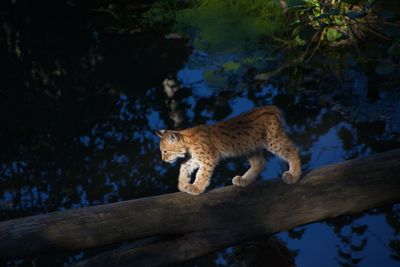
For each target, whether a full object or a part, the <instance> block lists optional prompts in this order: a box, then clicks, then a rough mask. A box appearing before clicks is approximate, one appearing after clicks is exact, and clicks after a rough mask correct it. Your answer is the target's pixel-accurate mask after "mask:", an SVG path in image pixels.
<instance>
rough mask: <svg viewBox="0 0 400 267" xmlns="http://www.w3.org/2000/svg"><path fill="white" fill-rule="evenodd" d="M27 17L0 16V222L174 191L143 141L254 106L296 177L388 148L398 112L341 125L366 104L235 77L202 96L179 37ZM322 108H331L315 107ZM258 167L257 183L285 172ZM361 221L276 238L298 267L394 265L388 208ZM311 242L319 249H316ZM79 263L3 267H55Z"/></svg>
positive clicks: (199, 68)
mask: <svg viewBox="0 0 400 267" xmlns="http://www.w3.org/2000/svg"><path fill="white" fill-rule="evenodd" d="M57 7H58V6H57ZM47 8H48V9H51V8H52V7H51V6H50V7H47ZM30 10H31V11H30V12H29V14H27V15H26V16H25V17H24V18H23V19H22V18H21V17H16V16H15V15H16V14H18V12H17V10H13V9H10V10H9V13H3V16H2V17H1V21H0V23H1V25H2V28H1V30H0V37H1V38H0V55H1V58H2V60H1V61H0V71H1V73H2V78H1V80H2V89H0V94H1V96H2V97H1V100H0V101H1V102H2V103H1V105H0V111H1V112H0V121H1V122H2V128H1V129H0V145H1V148H2V149H1V152H0V220H7V219H10V218H16V217H21V216H28V215H32V214H39V213H43V212H49V211H54V210H62V209H71V208H78V207H83V206H89V205H98V204H103V203H110V202H115V201H121V200H126V199H134V198H140V197H145V196H151V195H158V194H165V193H169V192H175V191H177V189H176V184H177V179H176V177H177V174H178V168H177V167H178V166H164V165H163V164H162V163H161V160H160V159H159V151H158V143H157V142H158V138H156V137H155V136H154V135H153V133H152V132H151V131H152V130H153V129H159V128H168V129H172V128H176V127H178V128H186V127H191V126H194V125H198V124H203V123H211V122H214V121H219V120H221V119H225V118H229V117H232V116H235V115H237V114H239V113H241V112H243V111H247V110H248V109H250V108H251V107H255V106H261V105H267V104H275V105H278V106H279V107H280V108H281V109H282V110H283V112H284V114H285V119H286V125H287V129H288V132H289V134H290V135H291V136H292V138H293V140H294V141H295V142H296V144H298V146H299V148H300V150H301V157H302V162H303V164H304V169H305V171H307V170H309V169H312V168H315V167H317V166H320V165H325V164H329V163H333V162H339V161H343V160H346V159H349V158H354V157H357V156H360V155H368V154H371V153H375V152H378V151H384V150H388V149H392V148H395V147H399V141H400V140H399V139H398V138H397V137H396V135H395V133H398V125H397V119H396V118H398V117H399V116H400V115H399V114H400V113H399V110H398V109H395V112H394V113H393V114H394V116H390V118H389V117H388V119H387V120H386V119H383V120H382V119H380V120H378V119H377V118H375V119H374V120H373V122H371V121H369V120H366V119H365V118H364V119H362V117H361V116H360V118H361V119H359V120H352V119H350V118H349V116H350V115H351V114H353V113H352V112H353V108H352V107H353V105H356V107H357V109H356V110H357V111H360V110H361V111H363V112H365V110H367V109H370V107H366V106H365V105H367V104H365V103H364V102H363V101H360V102H359V103H358V104H357V103H354V101H350V100H349V99H346V98H345V99H346V100H349V101H350V102H346V101H337V99H338V96H337V95H336V94H338V93H337V92H335V95H333V94H330V93H326V94H322V95H318V94H314V93H312V94H307V93H304V92H299V93H296V94H294V93H291V92H286V91H285V90H284V89H281V88H278V87H276V86H273V85H271V84H266V85H260V84H257V83H253V82H251V81H250V82H249V81H245V80H244V81H242V83H243V84H246V87H247V88H248V90H227V89H226V88H223V90H221V89H218V88H213V87H210V86H209V83H207V81H206V79H205V77H204V76H205V72H206V71H207V70H209V69H210V68H212V64H213V63H212V62H211V61H208V60H207V55H206V54H204V53H201V52H199V51H194V52H193V53H191V49H190V48H188V46H187V44H186V43H185V42H184V41H182V40H167V39H165V38H164V37H163V35H162V34H160V33H158V32H145V33H135V34H111V33H102V32H98V31H96V30H94V29H93V28H92V27H91V25H90V23H89V22H88V21H86V16H85V14H76V9H73V8H70V7H65V8H64V9H62V11H60V12H61V13H60V14H57V15H56V14H53V17H51V21H53V23H52V24H48V23H46V22H47V21H48V19H49V18H47V17H46V19H44V17H43V14H42V12H40V11H39V10H36V9H34V6H32V9H30ZM66 17H68V19H66ZM11 18H14V19H11ZM199 61H201V62H202V64H198V62H199ZM165 78H168V79H176V80H177V81H178V82H179V90H177V91H176V92H175V93H174V94H173V96H172V97H168V96H167V95H166V94H165V92H164V88H163V86H162V82H163V81H164V79H165ZM356 78H357V77H355V79H353V80H352V81H353V86H354V88H355V89H357V90H358V91H357V92H361V93H360V94H359V95H361V94H362V92H366V91H367V90H368V89H367V88H366V86H367V83H365V82H364V83H356V82H354V81H355V80H356ZM310 90H312V88H310ZM313 92H315V91H313ZM387 94H392V93H387ZM357 99H359V98H357ZM380 99H381V101H384V100H385V99H391V101H392V98H390V97H386V96H385V97H383V98H380ZM172 100H173V101H172ZM322 100H323V101H322ZM332 101H337V103H336V105H328V104H327V103H332ZM390 103H392V105H395V104H396V103H398V102H396V101H395V100H393V101H392V102H390ZM364 104H365V105H364ZM338 105H340V106H341V107H342V108H341V109H340V112H337V110H338ZM372 105H375V104H372ZM378 106H379V105H378ZM361 111H360V112H361ZM171 114H172V115H171ZM174 114H175V115H174ZM176 114H179V115H176ZM354 114H358V113H354ZM176 116H179V120H176V119H174V118H176ZM357 116H358V115H357ZM393 118H394V119H393ZM178 121H179V123H177V122H178ZM396 138H397V139H396ZM268 158H269V162H268V165H267V168H266V170H265V171H264V172H263V173H262V179H270V178H274V177H277V176H279V175H280V174H281V173H282V170H283V169H284V168H285V166H283V165H282V164H283V163H282V162H281V161H280V160H278V159H277V158H274V157H272V156H271V155H268ZM246 168H247V165H246V163H243V161H242V160H240V159H236V160H232V161H229V162H225V163H223V164H221V165H220V166H219V167H218V169H217V170H216V173H215V175H214V178H213V180H212V184H211V186H210V189H211V188H215V187H220V186H226V185H230V184H231V178H232V177H233V176H234V175H236V174H237V172H238V171H240V172H243V171H245V170H246ZM367 214H370V215H360V216H346V217H341V218H339V219H335V220H331V221H329V222H327V223H319V224H313V225H309V226H306V227H304V228H300V230H299V229H296V230H293V231H291V232H289V233H282V234H280V235H279V237H280V238H281V239H282V240H284V241H285V242H286V243H287V244H288V247H289V249H291V250H297V251H298V257H297V262H298V266H321V264H322V263H323V265H324V266H337V265H338V264H340V265H341V266H356V265H360V266H374V263H375V262H376V261H379V262H385V263H386V265H385V266H394V265H395V264H396V263H395V261H396V260H397V261H398V260H399V257H400V248H399V247H400V246H399V242H398V239H399V235H400V223H399V221H400V218H399V215H398V214H399V205H394V206H392V207H387V208H384V209H376V210H372V211H369V212H368V213H367ZM321 242H323V243H324V244H327V246H320V245H316V244H319V243H321ZM316 247H317V248H318V250H316ZM376 251H379V253H377V252H376ZM88 253H89V254H90V252H88ZM88 253H84V252H77V253H75V254H68V255H56V256H38V257H34V258H31V259H26V260H20V261H15V262H9V263H8V265H9V266H11V265H16V266H34V265H36V266H62V265H64V263H66V262H72V261H76V260H79V259H81V258H82V257H84V256H87V255H88ZM233 254H234V252H233V249H232V248H230V249H227V250H224V251H222V252H218V253H216V254H213V255H209V256H206V257H203V258H202V259H198V260H194V261H191V262H190V263H187V264H190V265H191V266H196V265H197V266H213V265H215V266H233V265H234V264H236V263H235V262H236V261H235V258H234V255H233ZM315 255H320V256H321V258H316V257H315ZM237 266H239V265H237ZM246 266H251V265H246Z"/></svg>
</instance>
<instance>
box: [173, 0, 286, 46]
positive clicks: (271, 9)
mask: <svg viewBox="0 0 400 267" xmlns="http://www.w3.org/2000/svg"><path fill="white" fill-rule="evenodd" d="M176 19H177V29H179V30H183V31H185V32H188V33H191V32H192V33H195V34H194V40H193V42H194V45H195V47H197V48H199V49H207V50H208V51H210V52H219V51H224V52H237V51H239V50H240V49H243V48H245V47H246V45H248V44H252V43H254V42H258V41H259V40H260V39H261V38H265V37H267V36H271V35H273V34H275V33H276V32H278V31H280V30H282V28H283V27H284V17H283V13H282V8H281V7H280V6H279V1H278V0H252V1H247V0H236V1H218V0H199V1H196V4H195V5H194V6H193V7H191V8H187V9H185V10H182V11H180V12H178V14H177V18H176Z"/></svg>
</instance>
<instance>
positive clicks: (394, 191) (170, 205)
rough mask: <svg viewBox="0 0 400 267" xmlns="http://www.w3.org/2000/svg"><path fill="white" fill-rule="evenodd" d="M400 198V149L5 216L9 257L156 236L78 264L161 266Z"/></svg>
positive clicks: (0, 246)
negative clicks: (276, 175)
mask: <svg viewBox="0 0 400 267" xmlns="http://www.w3.org/2000/svg"><path fill="white" fill-rule="evenodd" d="M399 201H400V149H396V150H393V151H389V152H385V153H380V154H376V155H372V156H369V157H366V158H359V159H354V160H349V161H345V162H342V163H337V164H332V165H329V166H325V167H321V168H318V169H315V170H313V171H311V172H309V173H308V174H306V175H305V176H304V177H303V178H302V179H301V180H300V182H299V183H297V184H295V185H287V184H284V183H283V182H282V181H281V180H280V179H275V180H272V181H261V182H257V183H254V184H252V185H250V186H248V187H247V188H239V187H236V186H227V187H224V188H220V189H216V190H211V191H209V192H206V193H205V194H202V195H199V196H192V195H188V194H185V193H173V194H167V195H161V196H156V197H149V198H143V199H137V200H129V201H123V202H118V203H112V204H106V205H99V206H93V207H87V208H81V209H74V210H67V211H59V212H53V213H48V214H43V215H38V216H31V217H25V218H19V219H13V220H9V221H4V222H0V251H1V257H2V258H4V259H7V258H12V257H23V256H28V255H33V254H42V253H50V252H57V251H66V250H80V249H87V248H92V247H98V246H103V245H107V244H116V243H119V242H122V241H128V240H136V239H140V238H145V237H151V236H161V235H173V236H174V239H171V240H164V241H160V242H158V243H154V244H150V245H146V246H144V247H139V248H138V247H129V245H128V246H125V247H122V248H119V249H116V250H113V251H109V252H106V253H103V254H101V255H99V256H97V257H94V258H92V259H87V260H85V261H82V262H81V263H78V264H77V266H84V265H96V266H112V265H118V266H128V265H131V264H132V263H135V264H134V265H135V266H157V265H161V264H168V263H174V262H179V261H184V260H187V259H191V258H194V257H198V256H201V255H204V254H206V253H210V252H212V251H215V250H218V249H221V248H224V247H227V246H231V245H234V244H238V243H241V242H243V241H246V240H251V239H255V238H257V237H260V236H262V235H270V234H273V233H276V232H280V231H284V230H288V229H291V228H293V227H295V226H299V225H303V224H307V223H311V222H315V221H319V220H323V219H327V218H332V217H336V216H339V215H343V214H350V213H357V212H360V211H363V210H366V209H371V208H374V207H378V206H382V205H385V204H390V203H395V202H399Z"/></svg>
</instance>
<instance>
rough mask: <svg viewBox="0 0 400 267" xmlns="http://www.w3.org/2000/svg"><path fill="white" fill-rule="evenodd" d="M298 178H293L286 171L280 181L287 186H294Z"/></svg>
mask: <svg viewBox="0 0 400 267" xmlns="http://www.w3.org/2000/svg"><path fill="white" fill-rule="evenodd" d="M299 178H300V177H295V176H293V174H291V173H290V172H289V171H286V172H284V173H283V175H282V180H283V181H284V182H285V183H287V184H295V183H296V182H297V181H298V180H299Z"/></svg>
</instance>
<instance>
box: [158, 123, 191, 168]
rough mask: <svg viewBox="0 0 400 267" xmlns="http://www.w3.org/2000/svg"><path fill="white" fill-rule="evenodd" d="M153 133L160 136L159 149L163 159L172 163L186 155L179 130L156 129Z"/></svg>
mask: <svg viewBox="0 0 400 267" xmlns="http://www.w3.org/2000/svg"><path fill="white" fill-rule="evenodd" d="M155 133H156V135H157V136H159V137H160V138H161V139H160V150H161V159H162V160H163V161H165V162H168V163H174V162H175V161H176V160H177V159H178V158H184V157H185V156H186V153H187V148H186V146H185V143H184V142H183V136H182V135H181V134H180V133H179V131H168V130H157V131H155Z"/></svg>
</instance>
